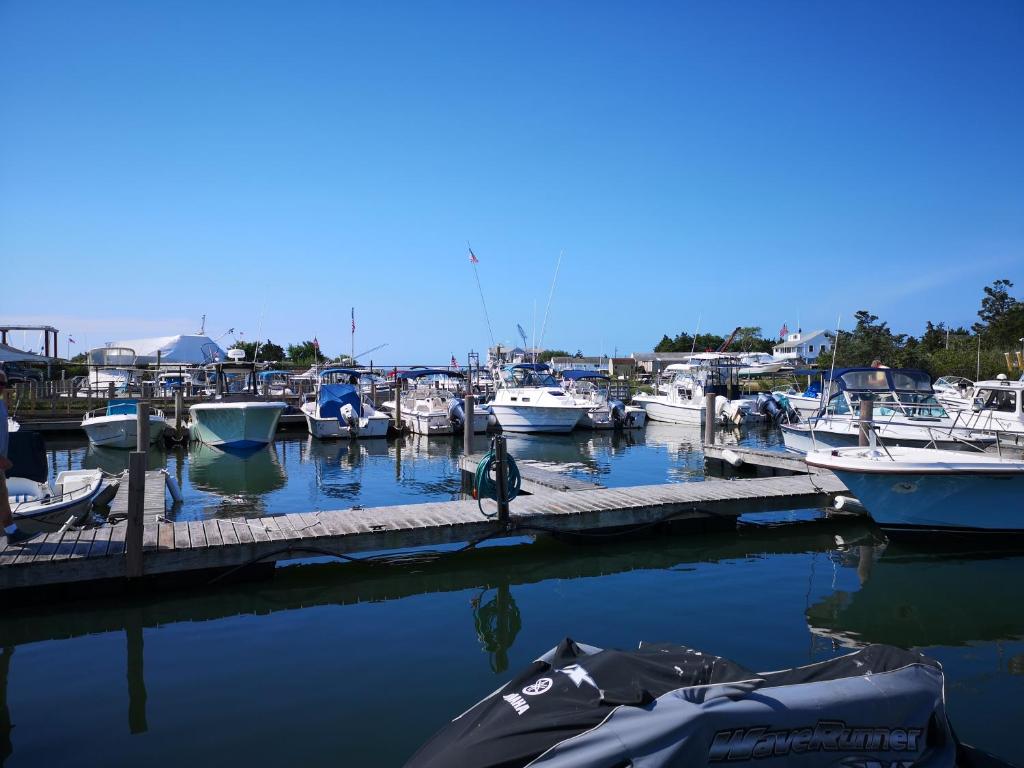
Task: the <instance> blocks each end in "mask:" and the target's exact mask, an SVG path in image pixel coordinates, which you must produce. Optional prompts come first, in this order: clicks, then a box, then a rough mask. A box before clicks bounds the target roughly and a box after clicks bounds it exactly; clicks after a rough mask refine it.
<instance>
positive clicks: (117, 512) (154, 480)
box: [109, 469, 167, 523]
mask: <svg viewBox="0 0 1024 768" xmlns="http://www.w3.org/2000/svg"><path fill="white" fill-rule="evenodd" d="M128 486H129V483H128V471H127V470H125V471H124V472H122V473H121V480H120V486H118V489H117V495H116V496H114V498H113V499H112V500H111V502H110V505H109V506H110V515H111V517H114V518H124V517H125V516H126V515H127V514H128ZM166 512H167V480H166V479H165V476H164V472H163V471H162V470H159V469H155V470H150V471H148V472H146V496H145V506H144V507H143V510H142V515H143V520H145V521H146V522H147V523H149V522H154V523H156V522H160V521H161V520H163V517H164V514H165V513H166Z"/></svg>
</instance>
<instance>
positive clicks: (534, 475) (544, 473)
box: [459, 454, 604, 496]
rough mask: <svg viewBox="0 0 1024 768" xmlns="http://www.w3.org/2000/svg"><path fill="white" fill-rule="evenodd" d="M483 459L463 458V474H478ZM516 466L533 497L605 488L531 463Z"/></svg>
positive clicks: (526, 488) (460, 463) (461, 460)
mask: <svg viewBox="0 0 1024 768" xmlns="http://www.w3.org/2000/svg"><path fill="white" fill-rule="evenodd" d="M482 458H483V455H482V454H473V455H472V456H462V457H461V458H460V459H459V468H460V469H461V470H462V471H463V473H465V474H468V475H473V474H475V473H476V468H477V466H478V465H479V464H480V460H481V459H482ZM516 466H518V467H519V474H520V476H521V477H522V489H523V491H524V492H525V493H528V494H530V495H531V496H536V495H537V494H542V493H563V492H566V491H593V490H596V489H598V488H603V487H604V486H602V485H599V484H598V483H591V482H588V481H586V480H578V479H576V478H575V477H572V476H571V475H567V474H563V473H562V472H552V471H551V470H547V469H541V468H539V467H536V466H534V465H533V464H531V463H530V462H529V461H523V460H520V461H517V462H516Z"/></svg>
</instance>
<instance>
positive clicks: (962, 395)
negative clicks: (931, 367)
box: [932, 376, 974, 412]
mask: <svg viewBox="0 0 1024 768" xmlns="http://www.w3.org/2000/svg"><path fill="white" fill-rule="evenodd" d="M932 388H933V389H934V390H935V397H936V399H937V400H938V401H939V402H940V403H942V404H943V405H944V406H945V408H946V410H947V411H950V412H954V411H966V410H970V408H971V405H972V404H973V403H974V382H973V381H971V380H970V379H967V378H964V377H963V376H940V377H939V378H937V379H936V380H935V381H934V382H933V383H932Z"/></svg>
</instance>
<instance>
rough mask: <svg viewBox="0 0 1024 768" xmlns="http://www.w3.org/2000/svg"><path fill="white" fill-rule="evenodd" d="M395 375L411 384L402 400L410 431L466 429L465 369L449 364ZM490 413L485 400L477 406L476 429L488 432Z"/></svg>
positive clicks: (441, 432) (433, 432)
mask: <svg viewBox="0 0 1024 768" xmlns="http://www.w3.org/2000/svg"><path fill="white" fill-rule="evenodd" d="M395 378H396V380H397V381H398V383H401V382H403V381H406V382H409V383H410V385H411V387H410V389H408V390H406V392H405V395H404V396H403V397H402V400H401V405H402V417H401V418H402V423H403V424H404V425H405V426H406V427H408V428H409V431H410V432H412V433H413V434H416V435H451V434H455V433H461V432H462V430H463V425H464V424H465V422H466V413H465V410H464V408H465V400H464V399H463V398H462V397H460V395H459V389H460V388H461V386H462V385H463V384H464V382H465V378H466V377H465V375H464V374H463V373H462V372H460V371H452V370H448V369H446V368H414V369H412V370H408V371H399V372H398V373H397V374H396V375H395ZM381 407H382V408H384V407H386V406H383V405H382V406H381ZM391 408H392V409H393V408H394V406H393V405H391ZM489 416H490V414H489V413H488V411H487V408H486V406H484V405H483V404H481V407H480V409H479V410H474V411H473V432H486V431H487V419H488V417H489Z"/></svg>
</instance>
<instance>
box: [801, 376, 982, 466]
mask: <svg viewBox="0 0 1024 768" xmlns="http://www.w3.org/2000/svg"><path fill="white" fill-rule="evenodd" d="M868 398H870V399H871V401H872V427H873V429H874V431H875V433H876V435H877V437H878V438H879V439H880V440H881V441H882V442H883V443H885V444H886V445H901V446H904V447H913V448H942V449H945V450H956V451H960V450H976V449H984V448H986V447H988V446H990V445H992V444H994V443H995V437H993V436H992V435H987V434H984V433H983V432H981V431H978V430H974V429H971V428H969V426H967V425H965V423H964V421H963V419H962V418H960V419H957V420H954V419H952V418H950V416H949V414H947V413H946V410H945V409H944V408H943V407H942V404H941V403H939V401H938V400H937V399H936V398H935V392H934V390H933V389H932V386H931V378H930V377H929V376H928V374H927V373H925V372H924V371H918V370H914V369H910V368H843V369H840V370H837V371H836V372H835V373H834V375H833V377H832V380H831V383H830V384H829V391H828V396H827V399H826V400H825V406H824V408H823V409H822V411H821V413H820V414H819V415H818V416H816V417H814V418H811V419H808V420H807V421H806V422H804V423H799V424H783V425H782V435H783V438H784V440H785V442H786V448H787V449H789V450H791V451H795V452H797V453H808V452H809V451H813V450H817V449H818V448H822V447H827V448H845V447H851V446H856V445H857V443H858V442H859V436H860V427H859V420H860V404H861V401H862V400H865V399H868Z"/></svg>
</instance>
